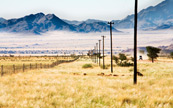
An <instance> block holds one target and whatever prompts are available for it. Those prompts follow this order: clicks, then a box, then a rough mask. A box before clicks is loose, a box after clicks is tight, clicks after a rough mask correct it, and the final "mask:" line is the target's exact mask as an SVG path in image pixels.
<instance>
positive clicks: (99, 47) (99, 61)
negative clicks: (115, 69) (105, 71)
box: [99, 40, 101, 66]
mask: <svg viewBox="0 0 173 108" xmlns="http://www.w3.org/2000/svg"><path fill="white" fill-rule="evenodd" d="M100 42H101V40H99V66H100V55H101V52H100Z"/></svg>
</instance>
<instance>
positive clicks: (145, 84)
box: [0, 58, 173, 108]
mask: <svg viewBox="0 0 173 108" xmlns="http://www.w3.org/2000/svg"><path fill="white" fill-rule="evenodd" d="M108 59H109V58H107V59H106V64H108V63H109V60H108ZM159 60H160V61H163V60H164V59H159ZM170 61H172V60H170ZM84 64H91V65H92V66H93V68H89V69H84V68H82V66H83V65H84ZM138 70H139V71H140V72H141V73H142V74H144V76H143V77H138V84H137V85H133V76H132V75H133V67H118V66H116V65H115V66H114V74H116V75H118V76H116V77H114V76H98V75H97V74H99V73H105V74H106V75H108V74H111V73H110V68H109V69H106V70H103V69H101V68H100V67H99V66H98V65H97V64H96V63H92V62H91V60H88V59H82V58H81V59H79V60H77V61H75V62H73V63H64V64H60V65H58V66H56V67H54V68H52V69H41V70H33V71H28V72H25V73H17V74H13V75H7V76H4V77H1V78H0V82H1V83H0V88H1V90H0V107H16V108H25V107H26V108H28V107H29V108H37V107H41V108H54V107H57V108H126V107H127V108H133V107H134V108H172V106H173V62H169V63H166V62H159V61H158V62H156V63H151V62H146V61H140V62H138ZM74 73H77V74H75V75H74ZM84 73H87V75H86V76H84V75H83V74H84Z"/></svg>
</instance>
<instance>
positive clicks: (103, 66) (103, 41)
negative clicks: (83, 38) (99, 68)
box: [102, 36, 106, 69]
mask: <svg viewBox="0 0 173 108" xmlns="http://www.w3.org/2000/svg"><path fill="white" fill-rule="evenodd" d="M105 37H106V36H102V38H103V69H105V52H104V50H105V49H104V47H105V43H104V42H105V41H104V39H105Z"/></svg>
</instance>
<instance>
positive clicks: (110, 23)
mask: <svg viewBox="0 0 173 108" xmlns="http://www.w3.org/2000/svg"><path fill="white" fill-rule="evenodd" d="M108 24H109V25H110V39H111V73H113V62H112V58H113V57H112V24H114V22H108Z"/></svg>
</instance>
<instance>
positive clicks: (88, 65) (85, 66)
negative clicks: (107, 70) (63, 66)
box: [82, 64, 93, 68]
mask: <svg viewBox="0 0 173 108" xmlns="http://www.w3.org/2000/svg"><path fill="white" fill-rule="evenodd" d="M82 68H93V66H92V65H91V64H84V65H83V66H82Z"/></svg>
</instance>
